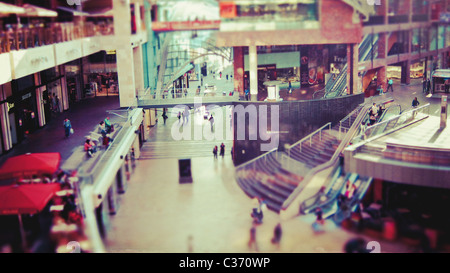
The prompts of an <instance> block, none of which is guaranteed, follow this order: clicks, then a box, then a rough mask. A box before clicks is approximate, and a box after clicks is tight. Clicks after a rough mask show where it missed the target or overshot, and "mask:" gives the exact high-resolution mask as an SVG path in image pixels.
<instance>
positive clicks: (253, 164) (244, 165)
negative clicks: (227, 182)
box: [235, 148, 278, 174]
mask: <svg viewBox="0 0 450 273" xmlns="http://www.w3.org/2000/svg"><path fill="white" fill-rule="evenodd" d="M273 154H275V158H278V148H274V149H272V150H270V151H268V152H266V153H264V154H262V155H260V156H258V157H256V158H254V159H252V160H250V161H247V162H245V163H242V164H241V165H239V166H237V167H236V171H235V174H237V173H238V172H239V171H240V170H243V169H244V168H247V169H249V168H248V167H249V166H251V169H253V170H256V165H257V163H258V161H260V160H264V163H266V162H267V157H268V156H269V155H273Z"/></svg>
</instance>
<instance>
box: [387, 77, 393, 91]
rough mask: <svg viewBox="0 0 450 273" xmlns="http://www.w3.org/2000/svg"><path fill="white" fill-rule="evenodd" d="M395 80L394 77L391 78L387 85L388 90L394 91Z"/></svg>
mask: <svg viewBox="0 0 450 273" xmlns="http://www.w3.org/2000/svg"><path fill="white" fill-rule="evenodd" d="M393 85H394V81H393V80H392V78H389V80H388V87H387V91H386V92H389V89H390V90H391V91H392V93H394V86H393Z"/></svg>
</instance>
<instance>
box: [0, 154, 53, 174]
mask: <svg viewBox="0 0 450 273" xmlns="http://www.w3.org/2000/svg"><path fill="white" fill-rule="evenodd" d="M60 161H61V155H60V153H28V154H23V155H18V156H14V157H11V158H8V159H7V160H6V162H5V163H4V164H3V165H2V167H1V169H0V177H2V178H11V177H22V176H32V175H42V174H50V175H52V174H54V173H55V172H56V171H57V170H58V168H59V164H60Z"/></svg>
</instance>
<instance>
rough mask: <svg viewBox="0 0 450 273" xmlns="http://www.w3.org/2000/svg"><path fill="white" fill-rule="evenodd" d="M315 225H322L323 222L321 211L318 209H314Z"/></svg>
mask: <svg viewBox="0 0 450 273" xmlns="http://www.w3.org/2000/svg"><path fill="white" fill-rule="evenodd" d="M315 214H316V223H318V224H321V225H323V224H324V223H325V222H324V220H323V211H322V209H321V208H320V207H318V208H316V213H315Z"/></svg>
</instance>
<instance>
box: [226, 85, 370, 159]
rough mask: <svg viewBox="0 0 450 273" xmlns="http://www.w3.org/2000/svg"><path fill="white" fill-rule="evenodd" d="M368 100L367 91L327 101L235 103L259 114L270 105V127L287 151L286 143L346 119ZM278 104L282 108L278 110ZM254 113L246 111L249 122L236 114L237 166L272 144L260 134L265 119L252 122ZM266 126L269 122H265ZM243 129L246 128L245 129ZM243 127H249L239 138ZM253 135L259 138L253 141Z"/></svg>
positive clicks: (268, 116)
mask: <svg viewBox="0 0 450 273" xmlns="http://www.w3.org/2000/svg"><path fill="white" fill-rule="evenodd" d="M363 102H364V94H363V93H361V94H357V95H349V96H344V97H339V98H333V99H326V100H308V101H284V102H272V103H269V102H236V103H233V105H234V107H235V111H236V109H237V107H238V105H242V106H243V107H244V109H249V106H250V107H255V108H256V110H257V112H258V116H259V112H260V109H262V108H261V106H266V107H267V115H266V116H267V120H268V121H267V128H268V129H267V130H268V131H271V130H272V131H278V132H279V142H278V148H279V149H280V150H284V147H285V144H288V145H291V144H294V143H295V142H297V141H299V140H300V139H302V138H303V137H305V136H307V135H308V134H310V133H311V132H313V131H314V130H316V129H318V128H320V127H322V126H323V125H325V124H326V123H328V122H332V123H333V124H336V123H337V122H339V121H340V120H341V119H342V118H344V117H345V116H347V115H348V114H349V113H350V112H351V111H353V110H354V109H355V108H356V107H357V106H358V105H359V104H361V103H363ZM276 107H278V110H277V109H276ZM273 111H278V119H276V118H275V120H274V119H272V118H271V117H273V116H277V115H274V114H276V113H273ZM249 117H250V115H248V114H246V117H245V125H242V120H239V119H238V115H237V114H236V113H235V114H234V118H233V123H234V145H233V147H234V152H235V165H239V164H242V163H245V162H247V161H249V160H251V159H253V158H255V157H257V156H259V155H261V154H263V153H265V151H264V150H262V149H261V144H267V143H270V142H271V140H270V139H269V140H265V141H264V140H263V139H262V138H261V135H260V134H259V132H258V131H259V126H260V125H261V124H260V122H261V120H260V119H258V121H255V120H252V122H249V119H250V118H249ZM273 120H274V121H275V122H278V123H279V128H275V127H274V129H271V126H272V121H273ZM263 125H265V124H263ZM242 128H243V129H242ZM239 130H245V136H246V137H245V139H244V140H239V139H238V133H239ZM250 136H253V137H256V140H251V139H250Z"/></svg>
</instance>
